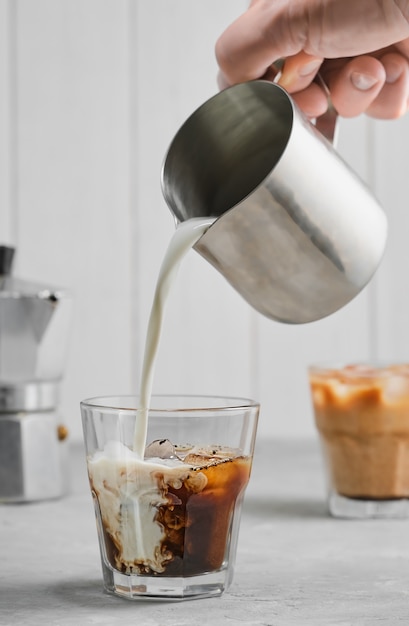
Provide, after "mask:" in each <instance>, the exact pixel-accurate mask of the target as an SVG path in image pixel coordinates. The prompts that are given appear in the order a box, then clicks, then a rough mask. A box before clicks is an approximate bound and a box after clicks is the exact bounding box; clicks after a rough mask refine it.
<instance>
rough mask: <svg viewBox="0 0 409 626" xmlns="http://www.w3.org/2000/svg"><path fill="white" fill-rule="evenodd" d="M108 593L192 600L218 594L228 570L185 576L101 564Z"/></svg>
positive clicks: (123, 595) (137, 597)
mask: <svg viewBox="0 0 409 626" xmlns="http://www.w3.org/2000/svg"><path fill="white" fill-rule="evenodd" d="M102 569H103V576H104V587H105V590H106V591H107V592H108V593H113V594H115V595H116V596H121V597H122V598H127V599H129V600H157V601H159V600H166V601H170V600H176V601H177V600H179V601H180V600H194V599H196V598H208V597H216V596H220V595H221V594H222V593H223V591H225V589H226V588H227V586H228V581H227V576H228V572H227V570H220V571H217V572H209V573H207V574H202V575H200V576H190V577H187V578H183V577H175V578H170V577H169V578H167V577H164V576H158V577H155V576H139V575H136V574H129V575H128V574H121V573H120V572H117V571H115V570H112V569H110V568H108V567H107V566H106V565H105V563H103V564H102Z"/></svg>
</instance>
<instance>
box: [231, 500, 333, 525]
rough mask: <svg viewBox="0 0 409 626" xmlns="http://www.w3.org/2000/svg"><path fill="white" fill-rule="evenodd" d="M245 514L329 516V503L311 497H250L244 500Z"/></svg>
mask: <svg viewBox="0 0 409 626" xmlns="http://www.w3.org/2000/svg"><path fill="white" fill-rule="evenodd" d="M243 514H244V515H247V516H255V517H264V518H269V519H273V518H277V517H279V518H289V519H290V518H322V517H328V508H327V503H326V502H325V501H324V500H322V499H316V500H315V499H311V498H308V499H307V498H305V499H302V498H296V499H295V498H291V499H290V498H272V497H269V498H261V497H255V496H252V497H249V498H246V499H245V501H244V507H243Z"/></svg>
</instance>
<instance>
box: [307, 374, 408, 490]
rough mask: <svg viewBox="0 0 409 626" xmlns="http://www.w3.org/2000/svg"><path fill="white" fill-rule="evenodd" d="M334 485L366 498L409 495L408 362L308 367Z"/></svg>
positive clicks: (323, 443)
mask: <svg viewBox="0 0 409 626" xmlns="http://www.w3.org/2000/svg"><path fill="white" fill-rule="evenodd" d="M309 377H310V385H311V393H312V401H313V407H314V414H315V422H316V426H317V429H318V431H319V434H320V439H321V442H322V447H323V451H324V456H325V460H326V464H327V468H328V473H329V480H330V486H331V488H332V489H333V490H334V491H335V492H336V493H338V494H339V495H342V496H346V497H349V498H359V499H368V500H390V499H396V498H408V497H409V365H390V366H385V367H381V366H379V367H376V366H367V365H347V366H344V367H341V368H334V369H332V368H320V367H317V366H313V367H310V369H309Z"/></svg>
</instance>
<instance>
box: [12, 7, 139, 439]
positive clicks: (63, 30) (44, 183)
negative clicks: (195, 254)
mask: <svg viewBox="0 0 409 626" xmlns="http://www.w3.org/2000/svg"><path fill="white" fill-rule="evenodd" d="M17 9H18V10H17V28H18V53H17V60H18V64H17V85H18V88H17V92H18V102H17V105H18V106H17V114H18V126H17V149H18V168H19V195H18V207H17V209H18V219H19V234H18V242H17V243H18V256H17V260H18V268H17V269H18V271H19V274H20V275H21V276H24V277H26V278H31V279H36V280H38V281H42V282H45V283H51V284H56V285H58V286H60V285H61V286H63V287H66V288H68V289H70V290H71V291H72V293H73V296H74V302H75V309H74V310H75V315H74V319H73V327H72V333H71V337H70V346H69V355H68V363H67V369H66V376H65V381H64V386H63V402H62V415H63V418H64V419H65V420H66V421H67V423H68V426H69V428H70V430H71V431H72V436H73V437H74V438H75V437H80V436H81V427H80V418H79V406H78V403H79V401H80V400H81V399H82V398H84V397H86V396H92V395H99V394H101V395H103V394H110V393H116V392H124V391H129V388H130V376H129V370H130V358H131V357H130V352H129V348H128V346H129V338H130V313H129V310H130V295H129V285H130V262H129V248H130V244H131V242H130V238H129V232H130V228H129V206H128V145H129V144H128V142H129V139H128V48H127V46H128V40H127V34H128V30H127V17H128V16H127V2H126V1H125V0H103V1H102V2H100V1H99V0H88V1H87V2H82V1H81V0H37V1H36V2H32V1H31V0H18V2H17Z"/></svg>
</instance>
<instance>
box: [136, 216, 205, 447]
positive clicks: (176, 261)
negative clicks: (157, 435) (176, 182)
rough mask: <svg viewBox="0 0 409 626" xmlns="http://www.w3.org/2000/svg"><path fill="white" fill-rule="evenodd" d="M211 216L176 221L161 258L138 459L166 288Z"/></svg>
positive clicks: (139, 422)
mask: <svg viewBox="0 0 409 626" xmlns="http://www.w3.org/2000/svg"><path fill="white" fill-rule="evenodd" d="M215 219H216V218H214V217H206V218H202V217H198V218H192V219H189V220H186V221H185V222H182V223H181V224H179V226H178V227H177V229H176V231H175V232H174V234H173V237H172V239H171V240H170V243H169V246H168V249H167V251H166V254H165V257H164V259H163V261H162V265H161V268H160V271H159V276H158V280H157V283H156V289H155V295H154V298H153V304H152V309H151V314H150V317H149V323H148V332H147V336H146V344H145V354H144V359H143V366H142V377H141V384H140V391H139V409H138V411H137V416H136V422H135V433H134V445H133V449H134V451H135V453H136V454H137V455H138V456H139V458H141V459H143V457H144V451H145V445H146V433H147V428H148V413H149V406H150V401H151V395H152V385H153V375H154V370H155V361H156V354H157V351H158V346H159V340H160V336H161V332H162V323H163V316H164V312H165V306H166V302H167V300H168V295H169V291H170V289H171V287H172V284H173V282H174V281H175V278H176V275H177V272H178V269H179V266H180V263H181V262H182V260H183V257H184V256H185V255H186V254H187V253H188V252H189V250H190V249H191V248H192V247H193V246H194V245H195V243H196V242H197V241H198V240H199V239H200V237H201V236H202V235H203V234H204V233H205V232H206V231H207V229H208V228H209V227H210V226H211V225H212V224H213V222H214V221H215Z"/></svg>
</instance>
